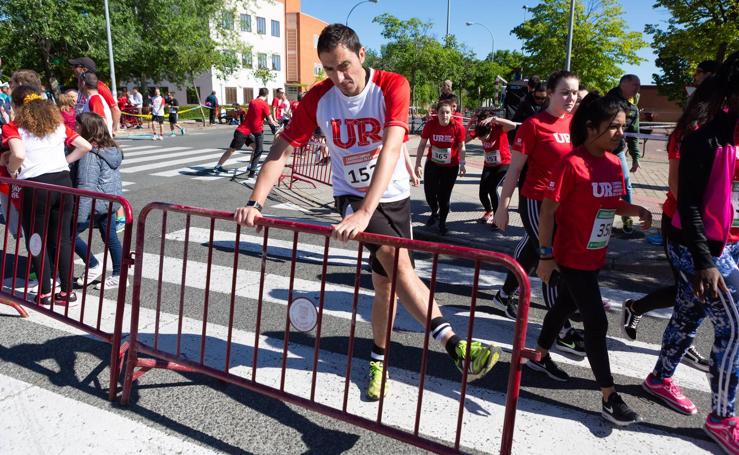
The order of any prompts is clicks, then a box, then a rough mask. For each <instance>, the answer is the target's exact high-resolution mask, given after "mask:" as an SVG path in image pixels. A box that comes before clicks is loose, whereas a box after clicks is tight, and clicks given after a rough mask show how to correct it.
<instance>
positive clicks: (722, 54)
mask: <svg viewBox="0 0 739 455" xmlns="http://www.w3.org/2000/svg"><path fill="white" fill-rule="evenodd" d="M728 48H729V43H727V42H726V41H724V42H722V43H721V44H719V45H718V51H716V61H717V62H719V63H721V62H723V61H724V59H725V58H726V50H727V49H728Z"/></svg>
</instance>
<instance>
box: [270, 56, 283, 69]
mask: <svg viewBox="0 0 739 455" xmlns="http://www.w3.org/2000/svg"><path fill="white" fill-rule="evenodd" d="M272 69H273V70H275V71H281V70H282V62H281V61H280V54H272Z"/></svg>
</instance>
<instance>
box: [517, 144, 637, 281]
mask: <svg viewBox="0 0 739 455" xmlns="http://www.w3.org/2000/svg"><path fill="white" fill-rule="evenodd" d="M527 178H528V177H527ZM623 195H624V176H623V171H622V170H621V161H619V159H618V157H617V156H616V155H614V154H612V153H608V152H606V153H605V154H604V155H603V156H601V157H596V156H593V155H592V154H590V152H588V151H587V149H586V148H585V147H577V148H576V149H575V150H573V151H572V152H571V153H569V154H568V155H567V156H565V157H564V158H563V159H562V160H561V161H560V163H559V165H558V166H557V167H556V168H555V170H554V172H553V175H552V178H551V179H550V181H549V184H548V186H547V191H546V193H545V197H546V198H547V199H551V200H553V201H555V202H558V203H559V207H558V208H557V212H556V216H555V218H556V223H557V230H556V232H555V234H554V260H555V261H556V262H557V264H559V265H561V266H564V267H568V268H571V269H577V270H599V269H600V268H601V267H603V263H604V262H605V259H606V252H607V250H608V241H609V240H610V238H611V228H612V226H613V219H614V217H615V215H616V209H617V208H619V207H621V206H622V205H623V204H625V202H624V201H623V199H622V196H623Z"/></svg>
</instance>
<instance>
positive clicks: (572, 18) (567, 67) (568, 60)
mask: <svg viewBox="0 0 739 455" xmlns="http://www.w3.org/2000/svg"><path fill="white" fill-rule="evenodd" d="M574 26H575V0H570V29H569V32H568V33H567V56H566V57H565V70H567V71H569V70H570V63H571V60H572V31H573V28H574Z"/></svg>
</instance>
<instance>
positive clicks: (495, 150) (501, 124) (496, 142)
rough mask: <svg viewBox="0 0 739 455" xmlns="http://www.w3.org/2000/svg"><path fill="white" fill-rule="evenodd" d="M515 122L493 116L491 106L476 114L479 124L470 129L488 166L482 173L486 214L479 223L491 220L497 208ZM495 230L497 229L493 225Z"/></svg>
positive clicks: (483, 203) (481, 193)
mask: <svg viewBox="0 0 739 455" xmlns="http://www.w3.org/2000/svg"><path fill="white" fill-rule="evenodd" d="M515 126H516V124H515V123H513V122H511V121H510V120H506V119H501V118H498V117H496V116H495V115H493V111H492V110H490V109H483V110H482V111H480V113H478V115H477V125H475V129H474V130H472V131H471V132H470V136H471V137H472V138H477V139H480V142H481V143H482V150H483V152H484V154H485V165H484V167H483V169H482V175H481V176H480V191H479V196H480V203H482V207H483V208H484V209H485V213H484V214H483V215H482V217H480V219H478V220H477V222H478V223H492V221H493V215H494V214H495V211H496V210H498V187H500V185H501V184H502V183H503V179H504V178H505V174H506V172H507V171H508V165H509V164H510V162H511V150H510V148H509V146H508V135H507V134H506V133H507V132H508V131H510V130H512V129H513V128H515ZM491 227H492V229H493V230H497V229H498V228H497V227H496V226H495V224H492V225H491Z"/></svg>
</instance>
